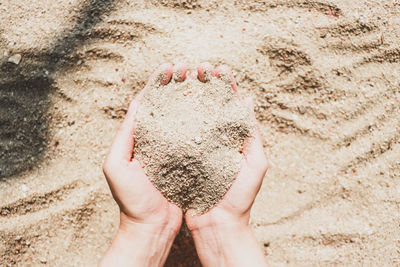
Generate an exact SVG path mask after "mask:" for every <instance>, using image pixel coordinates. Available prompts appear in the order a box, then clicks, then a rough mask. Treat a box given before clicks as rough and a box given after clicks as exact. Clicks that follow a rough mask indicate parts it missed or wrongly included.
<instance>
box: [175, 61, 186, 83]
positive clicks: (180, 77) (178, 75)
mask: <svg viewBox="0 0 400 267" xmlns="http://www.w3.org/2000/svg"><path fill="white" fill-rule="evenodd" d="M186 72H187V67H186V64H184V63H182V62H179V63H177V64H175V66H174V68H173V74H172V76H173V78H174V80H175V81H177V82H182V81H184V80H185V79H186Z"/></svg>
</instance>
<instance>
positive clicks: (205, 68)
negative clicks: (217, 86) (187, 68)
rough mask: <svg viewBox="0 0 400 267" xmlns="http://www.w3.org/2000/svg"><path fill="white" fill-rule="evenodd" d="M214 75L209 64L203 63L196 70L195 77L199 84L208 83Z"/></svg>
mask: <svg viewBox="0 0 400 267" xmlns="http://www.w3.org/2000/svg"><path fill="white" fill-rule="evenodd" d="M213 75H214V68H213V66H212V65H211V64H210V63H209V62H203V63H201V64H200V65H199V67H198V68H197V77H198V78H199V80H200V81H201V82H208V81H210V80H211V76H213Z"/></svg>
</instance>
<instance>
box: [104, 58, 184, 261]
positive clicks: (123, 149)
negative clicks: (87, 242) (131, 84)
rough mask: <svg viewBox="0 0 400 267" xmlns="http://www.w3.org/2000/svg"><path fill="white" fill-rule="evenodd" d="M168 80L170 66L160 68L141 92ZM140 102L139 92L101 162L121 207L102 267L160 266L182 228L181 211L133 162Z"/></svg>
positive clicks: (136, 162)
mask: <svg viewBox="0 0 400 267" xmlns="http://www.w3.org/2000/svg"><path fill="white" fill-rule="evenodd" d="M180 71H183V72H185V70H183V69H181V70H180ZM171 76H172V66H171V65H170V64H164V65H162V66H161V67H160V68H159V69H158V70H157V71H156V72H155V73H154V74H153V75H152V77H151V78H150V80H149V82H148V83H147V85H146V87H145V88H144V89H143V90H142V92H143V91H145V90H146V88H147V87H148V86H154V83H161V84H167V83H168V82H169V81H170V79H171ZM182 80H183V79H182ZM140 98H141V94H139V95H138V96H137V97H136V98H135V100H134V101H133V102H132V103H131V104H130V106H129V109H128V112H127V115H126V118H125V120H124V121H123V123H122V125H121V126H120V128H119V130H118V132H117V134H116V136H115V138H114V141H113V144H112V146H111V149H110V151H109V153H108V155H107V157H106V159H105V162H104V164H103V172H104V175H105V177H106V179H107V182H108V185H109V187H110V189H111V192H112V195H113V197H114V199H115V201H116V202H117V204H118V206H119V208H120V226H119V229H118V231H117V234H116V235H115V237H114V239H113V241H112V243H111V245H110V247H109V248H108V250H107V252H106V253H105V255H104V257H103V259H102V261H101V263H100V266H162V265H163V264H164V263H165V260H166V259H167V256H168V253H169V251H170V249H171V246H172V243H173V240H174V238H175V236H176V235H177V233H178V231H179V228H180V226H181V224H182V211H181V209H180V208H179V207H178V206H176V205H174V204H172V203H170V202H168V201H167V200H166V199H165V198H164V197H163V196H162V195H161V193H160V192H159V191H158V190H157V189H156V188H155V187H154V186H153V185H152V183H151V182H150V179H149V178H148V177H147V176H146V174H145V172H144V170H143V168H142V167H141V166H140V163H139V161H138V160H137V159H134V158H133V159H132V152H133V145H134V130H135V114H136V112H137V110H138V108H139V103H140Z"/></svg>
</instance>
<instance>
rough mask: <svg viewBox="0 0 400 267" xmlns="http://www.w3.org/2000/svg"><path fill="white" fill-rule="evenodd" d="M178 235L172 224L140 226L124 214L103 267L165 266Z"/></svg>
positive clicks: (145, 224) (140, 224)
mask: <svg viewBox="0 0 400 267" xmlns="http://www.w3.org/2000/svg"><path fill="white" fill-rule="evenodd" d="M177 233H178V230H177V229H176V226H174V225H171V223H168V222H163V223H156V224H155V223H138V222H135V221H134V220H131V219H130V218H128V217H126V215H124V214H123V213H121V220H120V226H119V228H118V231H117V233H116V235H115V237H114V240H113V241H112V243H111V245H110V247H109V249H108V251H107V252H106V254H105V256H104V258H103V260H102V262H101V264H100V266H163V265H164V263H165V260H166V259H167V257H168V254H169V251H170V248H171V246H172V243H173V241H174V239H175V236H176V235H177Z"/></svg>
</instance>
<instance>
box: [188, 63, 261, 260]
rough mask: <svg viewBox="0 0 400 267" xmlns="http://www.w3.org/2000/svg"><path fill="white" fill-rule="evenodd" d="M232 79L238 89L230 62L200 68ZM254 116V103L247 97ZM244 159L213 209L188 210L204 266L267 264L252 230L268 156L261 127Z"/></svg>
mask: <svg viewBox="0 0 400 267" xmlns="http://www.w3.org/2000/svg"><path fill="white" fill-rule="evenodd" d="M207 72H209V73H211V75H213V76H216V77H219V78H221V77H222V76H225V78H226V79H225V80H228V81H230V83H231V86H232V89H233V90H234V91H235V92H236V93H237V96H238V97H239V98H240V99H241V97H240V94H239V92H238V88H237V84H236V81H235V79H234V77H233V74H232V72H231V71H230V69H229V68H228V67H227V66H220V67H218V68H217V69H213V67H212V66H211V65H210V64H209V63H203V64H202V65H201V66H200V67H199V68H198V77H199V79H200V80H201V81H204V82H207V81H206V80H204V79H203V77H206V76H207V75H205V73H207ZM242 102H243V104H245V105H247V106H248V107H249V110H250V112H251V113H252V116H253V120H254V121H255V116H254V112H253V103H252V101H251V99H244V100H243V101H242ZM243 155H244V157H243V161H242V166H241V169H240V172H239V174H238V177H237V178H236V180H235V181H234V182H233V184H232V186H231V188H230V189H229V190H228V192H227V193H226V195H225V196H224V198H223V199H222V200H221V201H220V202H219V203H218V204H217V205H216V206H215V207H214V208H212V209H211V210H210V211H208V212H206V213H205V214H202V215H196V214H195V212H194V211H192V210H190V211H188V212H187V213H186V214H185V219H186V224H187V226H188V228H189V230H190V231H191V233H192V236H193V239H194V243H195V246H196V250H197V254H198V256H199V258H200V261H201V263H202V265H203V266H266V265H267V263H266V259H265V256H264V253H263V252H262V250H261V248H260V246H259V244H258V242H257V240H256V238H255V236H254V234H253V232H252V230H251V229H250V227H249V218H250V210H251V207H252V205H253V202H254V200H255V198H256V195H257V193H258V191H259V190H260V187H261V184H262V180H263V178H264V176H265V174H266V172H267V168H268V162H267V159H266V157H265V154H264V151H263V146H262V141H261V135H260V132H259V129H258V127H256V129H255V134H254V137H253V138H252V139H250V140H248V142H247V143H246V144H245V145H244V151H243Z"/></svg>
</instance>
